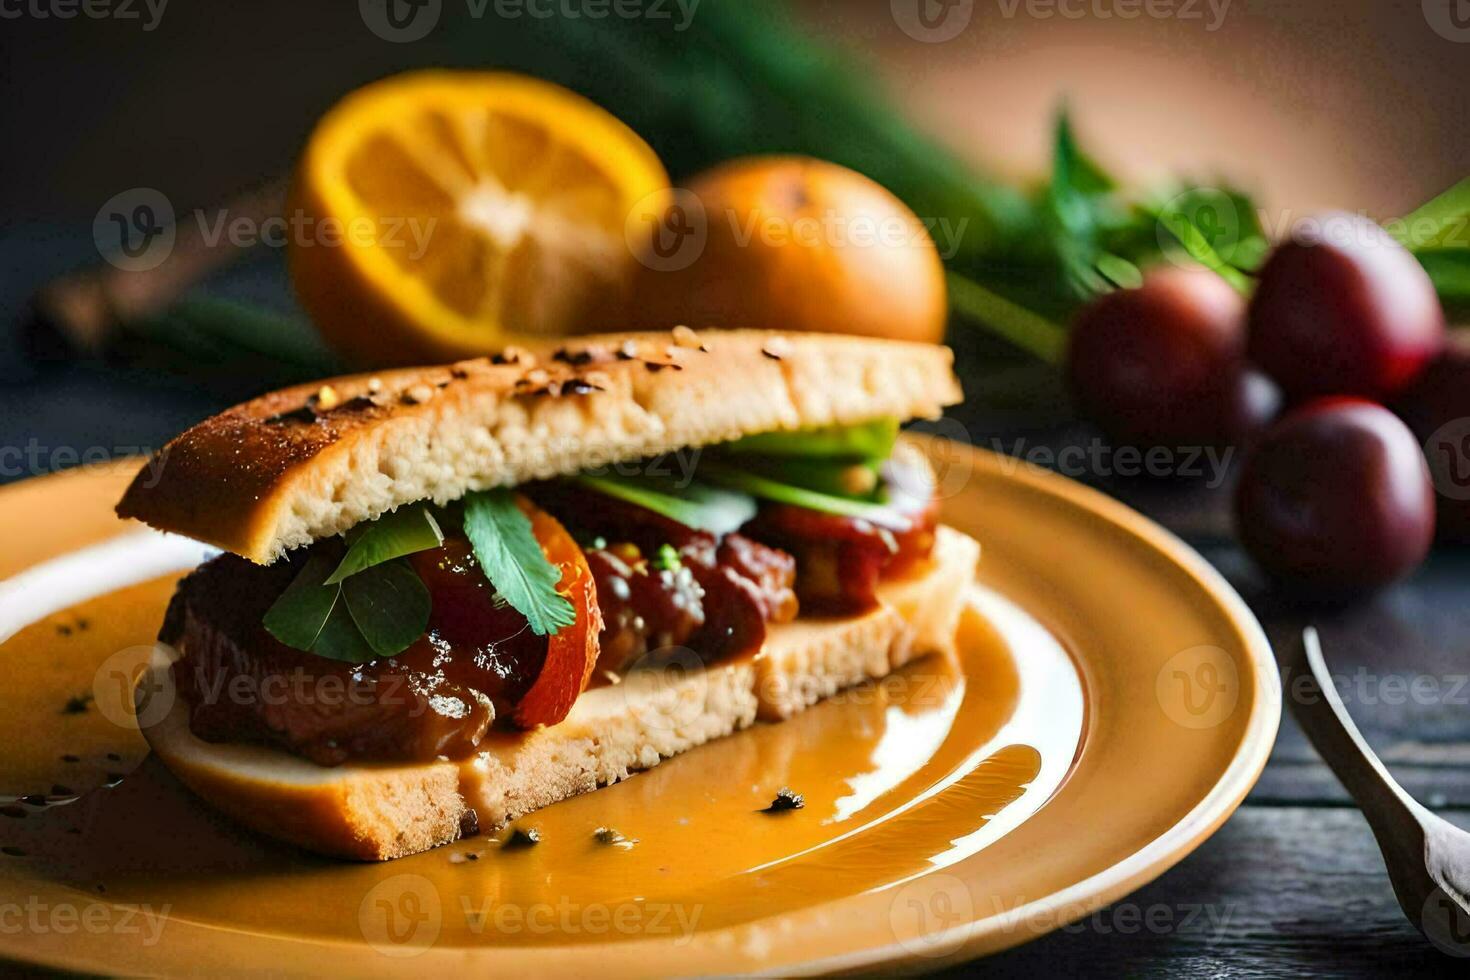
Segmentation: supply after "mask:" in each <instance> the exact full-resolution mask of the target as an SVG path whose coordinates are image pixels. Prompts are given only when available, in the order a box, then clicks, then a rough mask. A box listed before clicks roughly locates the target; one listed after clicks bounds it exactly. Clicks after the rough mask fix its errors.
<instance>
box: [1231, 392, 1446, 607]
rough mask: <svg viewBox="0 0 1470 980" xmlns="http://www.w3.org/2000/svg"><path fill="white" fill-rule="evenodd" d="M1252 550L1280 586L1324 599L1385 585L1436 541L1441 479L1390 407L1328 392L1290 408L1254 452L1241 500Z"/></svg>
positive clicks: (1240, 526) (1240, 514) (1238, 508)
mask: <svg viewBox="0 0 1470 980" xmlns="http://www.w3.org/2000/svg"><path fill="white" fill-rule="evenodd" d="M1235 517H1236V530H1237V532H1238V533H1239V535H1240V540H1241V543H1242V544H1244V545H1245V547H1246V550H1247V551H1249V552H1250V553H1251V555H1252V556H1253V557H1254V558H1255V559H1256V561H1257V562H1259V563H1260V565H1261V566H1262V567H1263V568H1265V569H1266V570H1267V571H1268V572H1270V573H1272V574H1273V575H1274V576H1275V577H1276V578H1278V579H1279V580H1280V581H1281V582H1282V583H1283V584H1286V585H1288V586H1292V587H1294V588H1296V589H1297V590H1299V591H1303V592H1307V593H1311V594H1315V595H1318V596H1321V597H1324V598H1336V597H1342V596H1345V595H1349V594H1352V593H1357V592H1362V591H1366V590H1369V589H1373V588H1377V587H1379V586H1382V585H1386V584H1387V583H1389V582H1392V581H1393V580H1394V579H1397V578H1399V577H1401V576H1403V575H1406V574H1407V573H1408V572H1410V571H1412V570H1413V569H1414V568H1415V567H1417V566H1418V565H1419V563H1420V562H1421V561H1423V560H1424V556H1425V555H1427V554H1428V553H1429V548H1430V545H1431V544H1432V543H1433V539H1434V486H1433V484H1431V482H1430V479H1429V470H1428V468H1427V467H1426V466H1425V464H1424V454H1423V453H1422V452H1420V450H1419V442H1418V440H1417V439H1415V438H1414V435H1413V433H1411V432H1410V431H1409V429H1408V427H1407V426H1405V425H1404V424H1403V423H1402V422H1400V421H1399V420H1398V419H1397V418H1396V417H1395V416H1394V415H1393V413H1392V412H1390V411H1389V410H1388V409H1386V408H1384V407H1382V406H1381V405H1375V404H1373V403H1372V402H1367V401H1363V400H1361V399H1357V398H1324V399H1320V400H1318V401H1314V402H1310V403H1308V404H1307V405H1304V406H1302V407H1301V408H1300V409H1298V410H1296V411H1294V412H1292V413H1290V414H1289V415H1287V416H1286V417H1285V418H1284V419H1282V420H1281V421H1280V422H1279V423H1277V424H1276V425H1275V426H1274V427H1273V428H1272V429H1271V430H1270V431H1269V432H1267V433H1266V435H1265V436H1264V437H1263V438H1262V440H1261V442H1260V444H1259V445H1258V446H1257V447H1256V448H1255V450H1254V452H1252V454H1251V455H1250V457H1249V458H1248V459H1247V461H1246V464H1245V469H1244V470H1243V471H1242V473H1241V477H1240V485H1239V487H1238V488H1237V489H1236V497H1235Z"/></svg>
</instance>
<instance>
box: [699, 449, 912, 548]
mask: <svg viewBox="0 0 1470 980" xmlns="http://www.w3.org/2000/svg"><path fill="white" fill-rule="evenodd" d="M699 475H700V477H701V478H702V479H705V480H709V481H710V482H711V483H718V484H720V485H721V486H725V487H729V488H731V489H734V490H739V491H742V492H743V493H748V494H750V495H751V496H754V497H760V498H761V499H763V500H770V501H774V502H775V503H778V504H791V505H792V506H794V507H805V508H807V509H808V510H816V511H821V512H822V513H824V514H837V515H839V516H842V517H854V518H858V519H860V520H865V521H868V522H869V523H871V524H875V525H877V526H878V527H882V528H887V529H888V530H890V531H907V530H908V529H909V528H910V527H912V523H911V522H910V521H909V519H908V518H907V517H904V516H903V515H902V514H900V513H898V512H897V511H895V510H893V509H892V508H890V507H884V506H882V505H880V504H874V503H869V502H867V501H863V500H853V499H852V498H850V497H836V496H833V495H832V494H828V493H819V492H818V491H816V490H808V489H806V488H805V487H797V486H792V485H791V484H789V483H781V482H779V481H777V480H772V479H770V478H769V477H764V476H759V475H757V474H755V473H751V472H748V471H746V470H742V469H738V468H736V467H734V466H730V465H727V464H725V463H717V462H715V461H713V460H707V461H704V462H702V463H701V464H700V467H699Z"/></svg>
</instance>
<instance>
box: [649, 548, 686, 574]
mask: <svg viewBox="0 0 1470 980" xmlns="http://www.w3.org/2000/svg"><path fill="white" fill-rule="evenodd" d="M653 567H654V568H657V569H658V570H659V571H661V572H677V571H678V570H679V569H681V568H683V567H684V562H683V561H682V560H681V559H680V558H679V549H678V548H675V547H674V546H673V545H671V544H661V545H659V546H658V553H657V554H656V555H654V557H653Z"/></svg>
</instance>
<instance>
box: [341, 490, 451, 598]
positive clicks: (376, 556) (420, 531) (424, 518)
mask: <svg viewBox="0 0 1470 980" xmlns="http://www.w3.org/2000/svg"><path fill="white" fill-rule="evenodd" d="M347 541H348V544H349V547H348V549H347V554H346V555H344V556H343V558H342V563H341V564H340V565H338V566H337V570H336V571H334V572H333V573H332V574H331V576H330V577H328V579H327V582H326V584H327V585H335V584H336V583H338V582H341V581H342V580H343V579H345V578H347V577H348V576H349V575H356V574H357V573H358V572H361V571H363V570H364V569H367V568H371V567H372V566H374V565H381V564H382V563H383V562H386V561H391V560H392V559H394V558H401V557H403V556H404V555H411V554H413V553H414V552H416V551H428V550H429V549H430V548H438V547H439V546H440V545H442V544H444V532H443V531H441V530H439V522H438V521H436V520H434V515H433V514H431V513H430V512H429V508H428V507H425V506H423V505H422V504H418V505H414V506H411V507H400V508H398V509H397V510H395V511H393V512H391V513H388V514H384V515H383V516H382V517H380V518H378V519H377V520H375V521H373V522H372V523H370V524H359V525H358V526H357V527H355V528H353V529H352V531H350V532H348V535H347Z"/></svg>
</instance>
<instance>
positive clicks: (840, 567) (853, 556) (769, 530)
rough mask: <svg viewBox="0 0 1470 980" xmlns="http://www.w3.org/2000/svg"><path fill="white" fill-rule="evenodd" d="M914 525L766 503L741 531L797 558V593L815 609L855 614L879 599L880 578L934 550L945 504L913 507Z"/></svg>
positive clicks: (804, 603)
mask: <svg viewBox="0 0 1470 980" xmlns="http://www.w3.org/2000/svg"><path fill="white" fill-rule="evenodd" d="M905 516H907V518H908V519H909V521H910V526H909V528H908V530H904V531H891V530H888V529H886V528H881V527H878V526H877V525H875V524H872V523H871V522H869V521H865V520H862V519H860V518H855V517H843V516H840V515H837V514H824V513H821V512H819V511H815V510H808V509H807V508H805V507H792V506H789V505H786V504H774V505H770V506H767V507H762V508H761V511H760V513H759V514H757V515H756V516H755V517H754V518H753V519H752V520H751V521H750V522H749V523H748V524H746V525H745V527H743V528H741V529H740V530H741V533H742V534H746V535H749V536H750V537H752V538H754V539H756V540H757V541H760V542H763V543H765V544H767V545H770V546H772V547H774V548H778V549H780V550H781V551H783V552H786V553H788V554H790V555H793V556H794V557H795V559H796V570H797V574H796V594H797V596H798V597H799V599H800V600H801V606H802V608H803V609H804V610H805V611H806V612H809V613H820V614H823V615H834V616H837V615H841V616H850V615H854V614H856V613H860V612H864V611H866V610H868V609H872V608H873V607H874V606H876V605H877V604H878V594H877V588H878V583H879V581H880V580H881V579H882V578H883V577H884V576H887V575H895V574H898V573H900V572H902V571H903V570H904V569H905V568H907V567H909V566H910V565H912V564H913V563H914V562H916V561H918V560H920V559H922V558H926V557H928V555H929V553H930V552H931V551H933V550H934V529H935V527H936V525H937V524H938V517H939V508H938V504H937V503H936V502H933V501H930V502H929V503H928V504H927V505H925V506H924V507H922V508H920V509H917V510H912V511H909V512H907V514H906V515H905Z"/></svg>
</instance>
